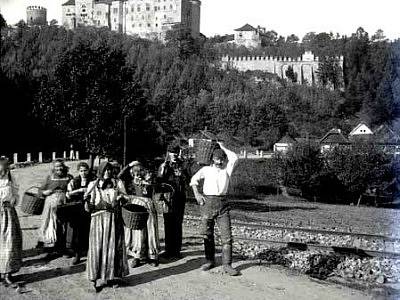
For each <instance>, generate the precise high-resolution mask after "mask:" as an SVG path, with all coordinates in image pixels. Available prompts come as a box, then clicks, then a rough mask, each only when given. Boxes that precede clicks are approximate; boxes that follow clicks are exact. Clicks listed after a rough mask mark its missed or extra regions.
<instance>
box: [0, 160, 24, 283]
mask: <svg viewBox="0 0 400 300" xmlns="http://www.w3.org/2000/svg"><path fill="white" fill-rule="evenodd" d="M18 198H19V196H18V185H17V183H16V182H15V178H14V177H13V176H12V175H11V173H10V169H9V162H8V159H7V158H5V157H0V275H1V276H3V279H4V281H5V283H6V284H7V285H9V284H12V283H13V280H12V277H11V274H13V273H16V272H18V271H19V269H20V268H21V265H22V231H21V227H20V225H19V220H18V215H17V212H16V211H15V206H16V205H17V202H18Z"/></svg>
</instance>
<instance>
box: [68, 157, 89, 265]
mask: <svg viewBox="0 0 400 300" xmlns="http://www.w3.org/2000/svg"><path fill="white" fill-rule="evenodd" d="M77 170H78V173H79V175H78V176H76V177H75V178H74V179H72V180H71V181H70V182H69V183H68V186H67V199H68V202H72V203H78V205H77V206H76V208H75V209H74V210H72V211H71V213H73V214H74V215H73V216H70V218H69V221H68V222H67V224H66V248H67V250H69V251H71V252H72V254H73V256H74V259H73V260H72V264H73V265H76V264H78V263H79V262H80V258H81V256H82V254H83V253H84V252H85V251H86V250H87V249H88V240H89V227H90V215H89V214H88V212H86V211H85V209H84V194H85V193H86V192H87V188H88V186H89V183H90V182H91V181H93V180H94V179H95V178H93V177H92V175H91V173H90V168H89V165H88V164H87V163H85V162H80V163H79V164H78V166H77Z"/></svg>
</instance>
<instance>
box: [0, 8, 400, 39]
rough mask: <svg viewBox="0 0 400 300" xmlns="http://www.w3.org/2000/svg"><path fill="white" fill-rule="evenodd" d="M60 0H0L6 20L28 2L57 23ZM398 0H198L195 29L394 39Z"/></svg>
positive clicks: (19, 14) (21, 15) (20, 15)
mask: <svg viewBox="0 0 400 300" xmlns="http://www.w3.org/2000/svg"><path fill="white" fill-rule="evenodd" d="M64 2H66V0H0V10H1V13H2V14H3V16H4V18H5V19H6V21H7V23H9V24H15V23H17V22H18V21H19V20H21V19H25V18H26V16H25V8H26V6H28V5H41V6H44V7H46V8H47V14H48V17H47V18H48V21H50V20H51V19H57V20H58V21H59V23H60V21H61V4H62V3H64ZM399 12H400V0H202V8H201V22H200V24H201V32H202V33H204V34H205V35H206V36H212V35H216V34H220V35H222V34H231V33H233V30H234V29H235V28H238V27H241V26H242V25H244V24H246V23H249V24H251V25H253V26H257V25H260V26H262V27H266V29H267V30H275V31H276V32H278V33H279V34H280V35H283V36H287V35H290V34H292V33H294V34H296V35H297V36H299V37H300V38H301V37H303V36H304V34H306V33H307V32H311V31H315V32H331V31H332V32H333V33H337V32H338V33H340V34H346V35H350V34H351V33H353V32H355V31H356V30H357V28H358V27H360V26H361V27H363V28H364V29H365V30H366V31H367V32H369V33H370V34H373V33H374V32H376V30H377V29H382V30H383V31H384V33H385V35H386V37H388V38H390V39H396V38H399V37H400V14H399Z"/></svg>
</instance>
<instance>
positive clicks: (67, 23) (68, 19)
mask: <svg viewBox="0 0 400 300" xmlns="http://www.w3.org/2000/svg"><path fill="white" fill-rule="evenodd" d="M61 23H62V25H63V26H64V27H65V28H67V29H74V28H75V27H76V19H75V5H63V6H62V19H61Z"/></svg>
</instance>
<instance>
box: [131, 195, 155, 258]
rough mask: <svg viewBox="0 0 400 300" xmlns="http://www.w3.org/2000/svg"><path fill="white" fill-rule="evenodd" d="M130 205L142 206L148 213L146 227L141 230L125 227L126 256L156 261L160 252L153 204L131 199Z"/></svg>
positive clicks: (149, 201)
mask: <svg viewBox="0 0 400 300" xmlns="http://www.w3.org/2000/svg"><path fill="white" fill-rule="evenodd" d="M130 203H131V204H136V205H140V206H143V207H145V208H146V209H147V211H148V212H149V218H148V220H147V226H146V227H145V228H143V229H142V230H132V229H130V228H127V227H125V244H126V248H127V252H128V255H130V256H132V257H133V258H137V259H148V258H149V259H154V260H157V259H158V255H159V252H160V239H159V235H158V220H157V211H156V209H155V207H154V204H153V202H152V201H151V199H149V200H148V201H146V202H143V201H140V200H137V199H136V198H135V197H131V199H130Z"/></svg>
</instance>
